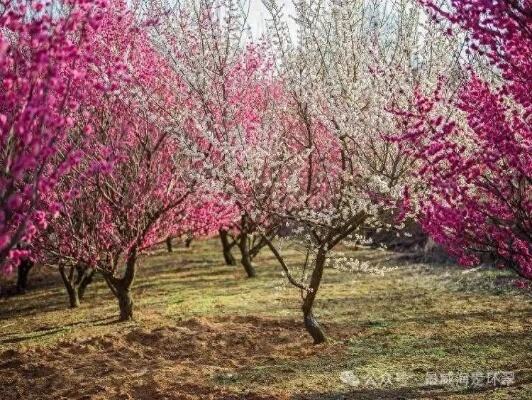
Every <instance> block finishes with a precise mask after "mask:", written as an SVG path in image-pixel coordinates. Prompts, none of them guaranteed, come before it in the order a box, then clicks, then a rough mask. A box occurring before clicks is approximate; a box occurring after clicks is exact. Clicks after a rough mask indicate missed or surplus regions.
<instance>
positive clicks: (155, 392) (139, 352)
mask: <svg viewBox="0 0 532 400" xmlns="http://www.w3.org/2000/svg"><path fill="white" fill-rule="evenodd" d="M330 346H333V345H330ZM324 351H326V352H327V348H324V347H322V348H321V350H320V354H321V355H323V352H324ZM330 351H333V350H332V349H330ZM317 354H318V349H317V348H316V347H315V346H310V345H309V340H308V338H307V337H306V335H305V333H304V332H303V331H302V330H301V327H300V326H299V324H298V323H297V322H296V321H291V320H274V319H266V318H258V317H239V316H232V317H223V318H222V317H221V318H217V319H206V318H194V319H190V320H186V321H182V322H180V323H178V324H177V325H175V326H165V327H160V328H156V329H146V328H143V327H134V328H133V329H128V330H126V331H125V332H123V333H122V334H109V335H105V336H101V337H91V338H89V339H85V340H81V341H78V340H71V341H69V340H64V341H61V342H59V343H58V344H57V345H55V346H53V347H42V348H36V349H32V350H27V351H22V350H20V351H17V350H8V351H5V352H4V353H2V354H0V376H1V377H0V398H1V399H3V400H11V399H61V398H68V399H115V398H116V399H150V400H151V399H257V400H259V399H261V400H262V399H282V398H285V396H283V395H282V394H275V393H274V394H267V395H266V394H260V393H253V392H246V393H240V392H239V393H235V392H232V391H231V389H230V387H227V386H226V385H225V384H223V383H221V384H220V383H219V382H217V381H216V379H217V377H219V376H225V375H231V374H233V373H235V374H238V373H239V372H240V371H245V370H246V369H248V368H249V367H250V366H252V365H257V364H261V363H265V362H275V361H277V362H278V361H279V360H282V359H289V358H293V357H311V356H314V355H317Z"/></svg>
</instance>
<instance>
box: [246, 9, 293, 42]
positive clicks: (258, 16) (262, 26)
mask: <svg viewBox="0 0 532 400" xmlns="http://www.w3.org/2000/svg"><path fill="white" fill-rule="evenodd" d="M277 1H278V2H280V3H282V4H284V9H283V11H284V14H285V16H286V15H291V14H292V13H293V10H294V5H293V3H292V1H291V0H277ZM249 3H250V7H249V17H248V24H249V26H250V28H251V32H252V33H253V37H254V38H259V37H260V36H261V35H262V34H263V33H265V31H266V22H265V21H266V19H268V18H269V15H268V11H267V10H266V8H265V7H264V5H263V4H262V0H249ZM288 24H289V26H290V27H291V28H292V26H293V25H294V24H293V23H291V21H290V20H289V19H288ZM294 28H295V26H294Z"/></svg>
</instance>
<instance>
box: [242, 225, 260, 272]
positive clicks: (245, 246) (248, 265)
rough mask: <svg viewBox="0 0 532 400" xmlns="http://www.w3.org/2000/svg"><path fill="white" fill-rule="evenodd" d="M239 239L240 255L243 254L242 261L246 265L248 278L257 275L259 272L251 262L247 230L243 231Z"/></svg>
mask: <svg viewBox="0 0 532 400" xmlns="http://www.w3.org/2000/svg"><path fill="white" fill-rule="evenodd" d="M238 240H239V241H238V247H239V248H240V255H241V256H242V258H241V259H240V262H241V263H242V265H243V266H244V269H245V270H246V274H247V275H248V278H254V277H255V276H257V273H256V271H255V268H254V267H253V264H251V257H250V256H249V243H248V234H247V233H246V232H241V233H240V235H239V238H238Z"/></svg>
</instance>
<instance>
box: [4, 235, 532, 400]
mask: <svg viewBox="0 0 532 400" xmlns="http://www.w3.org/2000/svg"><path fill="white" fill-rule="evenodd" d="M355 254H356V256H357V257H359V258H360V259H363V260H368V261H369V262H370V263H371V264H372V265H380V266H381V268H384V270H385V271H386V270H387V272H385V273H384V274H383V275H382V276H381V275H374V274H362V273H358V274H357V273H348V272H341V271H337V270H333V269H328V270H327V271H326V274H325V278H324V282H323V284H322V287H321V288H320V293H319V294H318V299H319V300H318V301H317V304H316V307H315V310H316V312H315V313H316V315H317V317H318V318H319V320H320V321H321V322H322V324H323V326H324V328H325V330H326V332H327V334H328V336H329V341H328V343H327V344H324V345H319V346H313V345H312V344H311V340H310V338H309V337H308V336H307V334H306V333H305V331H304V329H303V328H302V322H301V315H300V310H299V304H300V298H299V293H298V291H297V290H294V289H293V288H292V287H290V286H287V284H286V282H285V279H284V278H283V277H282V275H281V273H280V270H279V268H278V267H277V265H276V263H275V260H274V259H273V257H272V255H271V254H270V253H268V252H267V251H265V252H264V253H263V254H261V255H260V256H259V257H258V258H257V260H256V264H257V271H258V273H259V276H258V277H257V278H255V279H247V278H245V274H244V271H243V268H241V267H228V266H225V265H223V263H222V260H223V258H222V256H221V251H220V249H219V246H218V243H217V242H216V241H198V242H194V243H193V245H192V248H191V249H182V248H179V249H176V251H175V252H174V253H171V254H170V253H166V252H164V251H163V249H156V250H155V251H154V252H153V254H150V255H146V256H145V257H143V258H142V260H141V268H140V273H139V276H138V279H137V280H136V282H135V288H134V291H133V295H134V298H135V301H136V304H135V307H136V308H135V313H136V320H135V321H134V322H129V323H120V324H119V323H116V315H117V305H116V302H115V300H114V298H113V297H112V296H111V294H110V293H109V289H108V288H107V287H106V286H105V284H104V283H103V281H102V280H101V279H99V280H97V281H96V282H94V284H92V285H91V286H90V287H89V288H88V289H87V293H86V299H85V301H84V303H83V304H82V305H81V307H80V308H79V309H77V310H69V309H68V308H67V298H66V294H65V293H64V289H63V288H62V286H61V284H60V279H59V276H58V273H57V272H56V271H53V270H45V269H41V270H38V271H33V272H32V275H31V276H30V284H31V285H33V289H32V290H30V291H29V292H28V293H27V294H25V295H21V296H14V297H9V298H7V299H3V300H0V399H2V400H4V399H6V400H9V399H61V398H65V399H67V398H68V399H73V398H79V399H115V398H116V399H209V398H212V399H350V398H352V399H366V398H367V399H381V398H390V399H398V398H401V399H410V398H416V399H422V398H425V399H435V398H442V399H443V398H445V399H530V398H532V363H531V361H530V360H531V355H532V348H531V347H530V346H531V345H530V332H532V329H531V328H532V307H531V303H530V292H527V291H523V290H518V289H515V288H514V287H513V286H512V285H511V281H512V277H511V276H510V275H508V274H507V273H505V272H503V271H499V270H476V271H473V272H467V273H464V270H462V269H460V268H458V267H456V266H452V265H426V264H423V263H416V262H412V261H408V260H405V259H401V258H400V257H399V256H398V255H394V254H391V253H386V252H376V251H370V250H359V251H357V252H356V253H355ZM287 256H288V259H289V260H290V262H291V263H293V264H294V263H297V262H298V261H300V260H301V255H299V254H298V253H297V252H296V251H294V250H291V251H288V252H287ZM392 267H397V268H396V269H394V268H392ZM494 371H510V372H512V373H513V374H514V377H513V382H510V384H509V385H502V384H501V382H499V383H498V384H494V383H493V382H492V383H489V384H488V383H487V382H486V381H485V379H486V377H487V374H490V373H492V372H494ZM449 373H453V374H454V378H453V379H447V380H445V378H446V377H448V374H449ZM434 374H437V376H438V379H439V383H441V384H433V383H434V382H428V381H427V379H429V378H430V377H433V376H434ZM475 374H476V376H477V377H478V376H481V377H482V379H484V380H483V381H482V382H481V383H482V384H473V383H472V382H471V381H469V382H467V383H464V382H463V381H459V380H458V379H459V378H460V377H461V379H462V380H463V379H465V378H467V379H472V377H473V376H474V375H475ZM441 375H443V376H441ZM346 376H347V377H348V379H347V378H346ZM357 379H358V381H357ZM442 379H443V380H442ZM477 383H478V382H477ZM355 384H356V385H355Z"/></svg>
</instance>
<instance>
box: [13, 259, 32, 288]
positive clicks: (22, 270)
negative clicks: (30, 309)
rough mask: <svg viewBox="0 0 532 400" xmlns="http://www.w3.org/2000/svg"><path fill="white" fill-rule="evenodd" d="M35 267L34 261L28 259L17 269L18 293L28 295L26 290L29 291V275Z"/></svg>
mask: <svg viewBox="0 0 532 400" xmlns="http://www.w3.org/2000/svg"><path fill="white" fill-rule="evenodd" d="M33 265H34V263H33V261H31V260H30V259H27V258H25V259H23V260H22V261H21V262H20V265H19V266H18V268H17V287H16V292H17V293H19V294H22V293H26V290H27V289H28V275H29V273H30V270H31V269H32V268H33Z"/></svg>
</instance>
